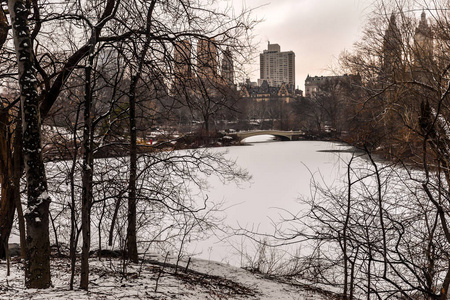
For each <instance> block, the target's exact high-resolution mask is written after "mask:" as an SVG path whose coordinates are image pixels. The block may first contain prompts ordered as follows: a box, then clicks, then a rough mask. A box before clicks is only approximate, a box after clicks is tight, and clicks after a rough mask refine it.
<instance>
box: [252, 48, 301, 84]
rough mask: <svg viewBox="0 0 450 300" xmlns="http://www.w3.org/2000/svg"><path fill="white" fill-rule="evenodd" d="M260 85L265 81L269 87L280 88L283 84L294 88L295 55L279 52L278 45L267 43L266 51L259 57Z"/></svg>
mask: <svg viewBox="0 0 450 300" xmlns="http://www.w3.org/2000/svg"><path fill="white" fill-rule="evenodd" d="M259 62H260V79H259V80H258V84H259V85H261V84H262V82H263V81H264V80H265V81H267V83H268V84H269V85H270V86H276V87H280V86H281V85H282V84H283V83H285V84H288V85H289V86H292V88H294V87H295V53H294V52H292V51H286V52H281V47H280V45H278V44H270V42H269V43H268V47H267V50H264V51H263V53H261V54H260V55H259Z"/></svg>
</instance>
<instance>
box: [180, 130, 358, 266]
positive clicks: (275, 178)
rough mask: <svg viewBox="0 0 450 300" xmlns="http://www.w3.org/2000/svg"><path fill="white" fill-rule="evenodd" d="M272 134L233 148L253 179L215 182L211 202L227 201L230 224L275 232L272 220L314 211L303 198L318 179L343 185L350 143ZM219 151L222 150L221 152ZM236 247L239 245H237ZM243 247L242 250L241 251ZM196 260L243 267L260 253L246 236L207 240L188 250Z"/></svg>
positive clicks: (230, 153)
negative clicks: (288, 138)
mask: <svg viewBox="0 0 450 300" xmlns="http://www.w3.org/2000/svg"><path fill="white" fill-rule="evenodd" d="M271 138H272V137H270V136H262V137H261V136H260V137H254V138H252V140H249V139H250V138H249V139H247V140H246V143H247V144H248V145H245V146H236V147H229V148H228V149H227V150H228V156H229V157H230V158H233V159H236V161H237V164H238V165H239V166H240V167H243V168H245V169H247V171H249V173H250V174H251V175H252V179H251V181H250V182H246V183H243V184H241V185H239V186H236V185H235V184H227V185H224V184H222V183H221V182H220V181H219V180H218V179H216V178H210V179H209V183H210V185H211V187H210V190H209V192H208V196H209V199H210V200H212V201H214V202H221V201H223V202H224V207H225V208H226V210H225V214H226V215H225V216H226V219H225V224H226V225H228V226H231V227H233V228H246V229H248V230H252V231H258V232H260V233H269V234H270V233H272V232H273V226H272V222H277V221H279V220H280V218H281V217H280V216H283V215H284V216H287V213H286V211H287V212H291V213H297V212H299V211H302V210H305V209H308V208H307V207H302V204H300V203H299V201H298V199H299V198H301V197H303V198H304V197H310V195H311V181H312V179H313V178H314V179H315V180H316V181H318V182H320V183H322V184H323V183H324V182H325V183H326V184H327V185H340V184H342V181H341V180H342V178H343V177H345V173H346V162H348V161H349V160H350V157H351V155H352V154H351V153H350V151H346V150H351V148H350V147H349V146H348V145H344V144H339V143H331V142H320V141H289V142H279V141H270V139H271ZM220 150H221V149H219V150H218V151H220ZM230 244H232V245H233V246H231V245H230ZM238 249H239V250H238ZM188 250H189V251H190V252H193V253H196V255H195V256H197V257H201V258H205V259H211V260H216V261H222V262H227V263H230V264H232V265H237V266H240V265H241V264H242V263H245V262H244V261H242V256H241V255H240V254H239V252H240V251H241V250H243V251H244V252H249V253H251V252H254V245H253V244H252V243H251V242H249V241H246V239H245V238H244V237H237V236H234V237H231V238H228V239H225V240H222V241H220V240H219V238H215V237H211V238H210V239H209V240H207V241H203V242H199V243H192V244H190V245H189V246H188Z"/></svg>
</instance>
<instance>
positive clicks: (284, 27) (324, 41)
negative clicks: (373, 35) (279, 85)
mask: <svg viewBox="0 0 450 300" xmlns="http://www.w3.org/2000/svg"><path fill="white" fill-rule="evenodd" d="M233 2H234V3H235V5H236V7H239V6H240V5H242V3H245V5H246V7H247V8H256V7H259V8H257V9H255V11H254V13H253V14H254V15H255V16H256V17H257V18H258V19H263V20H264V21H263V22H262V23H261V24H259V25H258V26H257V27H256V30H255V34H256V35H257V37H256V41H259V42H260V43H259V52H262V51H263V50H264V49H267V42H268V41H270V42H271V43H273V44H279V45H280V46H281V51H290V50H292V51H294V52H295V56H296V58H295V62H296V66H295V68H296V76H295V81H296V85H297V86H299V87H300V89H303V88H304V82H305V79H306V76H307V75H308V74H310V75H312V76H314V75H329V74H331V68H332V67H333V65H335V64H336V61H337V58H338V57H339V54H340V53H341V52H342V51H343V50H345V49H347V50H351V49H352V45H353V43H354V42H356V41H357V40H358V39H359V38H360V37H361V32H362V30H363V28H364V24H365V20H366V16H367V15H368V14H369V12H370V10H371V8H370V4H371V2H372V0H233ZM258 63H259V61H256V64H255V65H254V66H253V67H252V70H253V72H252V74H251V76H250V78H251V80H252V81H256V80H257V79H258V77H259V69H258Z"/></svg>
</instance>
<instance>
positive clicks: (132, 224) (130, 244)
mask: <svg viewBox="0 0 450 300" xmlns="http://www.w3.org/2000/svg"><path fill="white" fill-rule="evenodd" d="M155 5H156V0H152V2H151V3H150V7H149V9H148V12H147V25H146V35H145V36H146V40H145V43H144V47H143V49H142V51H141V53H140V55H139V57H138V59H139V64H138V68H137V70H136V74H135V75H134V76H133V77H132V78H131V83H130V93H129V104H130V182H129V195H128V227H127V250H128V258H129V259H130V260H131V261H132V262H136V263H137V262H138V252H137V238H136V177H137V175H136V174H137V148H136V86H137V84H138V82H139V79H140V78H141V73H142V68H143V65H144V62H145V56H146V55H147V51H148V48H149V45H150V30H151V26H152V14H153V10H154V8H155Z"/></svg>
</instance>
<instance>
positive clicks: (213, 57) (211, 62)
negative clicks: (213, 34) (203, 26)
mask: <svg viewBox="0 0 450 300" xmlns="http://www.w3.org/2000/svg"><path fill="white" fill-rule="evenodd" d="M217 68H218V53H217V46H216V44H215V43H214V39H213V38H212V39H201V40H199V41H198V43H197V73H198V77H200V78H201V79H208V80H214V79H216V78H217Z"/></svg>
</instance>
